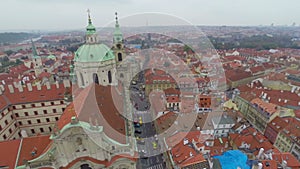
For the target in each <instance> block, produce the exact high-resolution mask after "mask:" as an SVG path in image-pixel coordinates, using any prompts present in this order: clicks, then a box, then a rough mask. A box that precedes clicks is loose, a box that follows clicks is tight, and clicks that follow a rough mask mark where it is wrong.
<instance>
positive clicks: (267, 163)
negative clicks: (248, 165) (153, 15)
mask: <svg viewBox="0 0 300 169" xmlns="http://www.w3.org/2000/svg"><path fill="white" fill-rule="evenodd" d="M261 163H262V165H263V169H278V168H277V167H278V166H277V162H276V161H275V160H262V161H261Z"/></svg>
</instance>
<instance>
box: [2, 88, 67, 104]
mask: <svg viewBox="0 0 300 169" xmlns="http://www.w3.org/2000/svg"><path fill="white" fill-rule="evenodd" d="M65 89H66V88H65V87H64V85H63V84H60V85H59V88H56V85H55V84H53V85H51V89H47V87H46V86H45V85H43V86H41V90H38V89H37V87H36V86H33V87H32V91H28V90H27V88H25V87H24V88H23V92H19V90H18V89H16V88H14V93H10V92H9V90H8V87H6V88H5V91H4V95H5V96H6V97H7V98H8V100H9V101H10V102H11V104H23V103H31V102H43V101H52V100H63V99H64V92H65Z"/></svg>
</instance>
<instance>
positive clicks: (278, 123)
mask: <svg viewBox="0 0 300 169" xmlns="http://www.w3.org/2000/svg"><path fill="white" fill-rule="evenodd" d="M287 125H288V121H286V120H284V119H283V118H282V117H279V116H277V117H275V118H274V119H273V120H272V121H271V122H270V123H269V124H268V126H269V127H270V128H272V129H273V130H274V131H276V132H277V133H279V132H280V131H281V130H282V129H284V128H285V127H286V126H287Z"/></svg>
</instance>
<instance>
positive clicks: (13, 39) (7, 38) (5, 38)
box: [0, 32, 39, 45]
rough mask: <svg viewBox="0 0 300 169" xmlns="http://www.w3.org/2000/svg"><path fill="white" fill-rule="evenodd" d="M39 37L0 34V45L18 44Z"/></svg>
mask: <svg viewBox="0 0 300 169" xmlns="http://www.w3.org/2000/svg"><path fill="white" fill-rule="evenodd" d="M36 37H39V34H34V33H24V32H20V33H12V32H6V33H0V45H1V44H10V43H18V42H21V41H23V40H27V39H30V38H36Z"/></svg>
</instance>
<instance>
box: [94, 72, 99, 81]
mask: <svg viewBox="0 0 300 169" xmlns="http://www.w3.org/2000/svg"><path fill="white" fill-rule="evenodd" d="M93 80H94V83H96V84H99V79H98V75H97V73H94V74H93Z"/></svg>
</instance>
